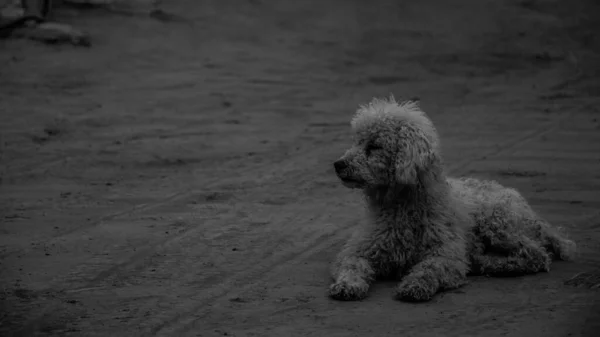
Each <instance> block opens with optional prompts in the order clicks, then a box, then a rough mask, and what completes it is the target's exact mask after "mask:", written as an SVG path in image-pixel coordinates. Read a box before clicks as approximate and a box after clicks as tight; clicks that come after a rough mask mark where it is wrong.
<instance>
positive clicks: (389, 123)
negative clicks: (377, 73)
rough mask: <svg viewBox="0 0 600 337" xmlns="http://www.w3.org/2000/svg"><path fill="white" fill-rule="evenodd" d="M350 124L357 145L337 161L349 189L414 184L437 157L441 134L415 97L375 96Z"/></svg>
mask: <svg viewBox="0 0 600 337" xmlns="http://www.w3.org/2000/svg"><path fill="white" fill-rule="evenodd" d="M351 124H352V129H353V130H354V133H355V136H354V138H355V142H354V145H353V146H352V147H351V148H350V149H348V150H347V151H346V153H345V154H344V155H343V156H342V157H341V158H340V159H339V160H337V161H336V162H335V163H334V167H335V171H336V173H337V175H338V177H339V178H340V179H341V180H342V182H343V183H344V185H345V186H347V187H351V188H370V187H382V186H407V185H416V184H418V182H419V173H420V172H424V171H426V170H428V169H429V167H430V165H433V163H434V161H435V160H436V159H437V156H438V136H437V132H436V130H435V128H434V126H433V124H432V123H431V121H430V120H429V118H428V117H427V115H426V114H425V113H424V112H423V111H421V109H420V108H419V104H418V102H417V101H404V102H396V100H395V99H394V97H393V96H392V97H390V98H388V99H380V98H375V99H373V100H372V101H371V102H370V103H369V104H368V105H364V106H361V107H360V108H359V109H358V111H357V112H356V115H355V116H354V118H353V119H352V123H351Z"/></svg>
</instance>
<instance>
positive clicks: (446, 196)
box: [329, 96, 576, 302]
mask: <svg viewBox="0 0 600 337" xmlns="http://www.w3.org/2000/svg"><path fill="white" fill-rule="evenodd" d="M351 126H352V129H353V131H354V135H355V142H354V144H353V146H352V147H351V148H350V149H348V150H347V151H346V153H345V154H344V155H343V156H342V157H341V158H340V159H339V160H337V161H335V162H334V168H335V172H336V174H337V176H338V178H339V179H340V180H341V182H342V184H343V185H344V186H346V187H348V188H357V189H361V190H362V193H363V195H364V199H365V203H366V210H367V212H366V220H365V221H364V222H363V223H362V224H361V225H360V226H358V228H357V229H356V231H355V232H354V234H353V235H352V237H351V238H350V239H349V240H348V242H347V243H346V244H345V245H344V247H343V249H342V250H341V252H340V253H339V254H338V255H337V257H336V258H335V260H334V262H333V263H332V266H331V274H332V277H333V280H334V282H333V284H331V286H330V287H329V295H330V297H332V298H334V299H338V300H361V299H364V298H365V297H366V296H367V293H368V290H369V287H370V285H371V284H372V282H373V281H375V280H376V279H382V278H395V279H398V280H400V282H399V283H398V284H397V286H396V288H395V294H394V297H395V298H396V299H398V300H403V301H411V302H422V301H429V300H431V299H432V298H433V297H434V295H435V294H436V293H438V292H440V291H444V290H450V289H456V288H459V287H461V286H463V285H465V284H466V283H467V275H494V276H502V275H523V274H530V273H537V272H541V271H549V267H550V263H551V261H552V259H561V260H569V259H571V258H572V257H573V254H574V253H575V248H576V245H575V243H574V242H573V241H571V240H569V239H567V238H566V237H565V236H564V235H563V234H562V233H560V232H559V231H558V230H557V229H556V228H554V227H552V226H551V225H550V224H549V223H548V222H546V221H545V220H544V219H542V218H541V217H540V216H538V214H537V213H536V212H534V211H533V210H532V209H531V207H530V206H529V204H528V203H527V201H526V200H525V198H523V196H522V195H521V194H520V193H519V192H518V191H516V190H515V189H512V188H507V187H504V186H502V185H500V184H499V183H497V182H495V181H482V180H477V179H474V178H449V177H447V176H446V174H445V171H444V165H443V162H442V157H441V153H440V140H439V137H438V133H437V131H436V128H435V126H434V125H433V123H432V122H431V120H430V119H429V118H428V116H427V115H426V114H425V113H424V112H423V111H422V110H421V108H420V106H419V103H418V102H417V101H414V100H408V101H401V102H397V101H396V100H395V99H394V97H393V96H390V97H389V98H374V99H373V100H372V101H371V102H370V103H369V104H367V105H362V106H360V107H359V109H358V110H357V112H356V114H355V116H354V118H353V119H352V121H351Z"/></svg>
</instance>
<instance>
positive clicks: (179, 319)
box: [149, 115, 570, 336]
mask: <svg viewBox="0 0 600 337" xmlns="http://www.w3.org/2000/svg"><path fill="white" fill-rule="evenodd" d="M569 116H570V115H568V116H566V117H564V118H561V119H559V120H554V121H551V122H549V123H548V124H546V125H545V126H544V127H540V128H538V129H536V130H535V131H532V132H529V133H526V134H525V135H523V136H521V137H517V138H513V139H510V140H508V141H506V142H505V143H503V144H501V145H500V146H499V147H497V148H496V149H495V150H493V151H489V152H488V153H486V154H485V155H484V157H492V156H494V155H498V154H501V153H503V152H504V151H507V150H509V149H511V148H513V147H515V146H516V145H521V144H522V142H526V141H528V140H531V139H533V138H535V137H538V136H540V135H543V134H545V133H546V132H550V131H552V130H554V129H556V128H557V127H558V126H559V123H560V122H561V121H562V120H564V119H566V118H568V117H569ZM479 159H480V158H472V159H465V160H464V161H461V162H459V163H457V164H455V165H451V166H450V167H449V169H448V172H449V174H459V172H461V171H462V170H463V169H464V168H465V167H467V166H468V165H469V164H470V163H472V162H474V161H477V160H479ZM340 230H341V232H338V233H337V234H334V235H333V236H331V237H330V239H329V240H327V241H331V242H325V244H323V245H317V246H310V247H308V248H307V249H305V250H304V251H302V252H300V253H296V254H294V258H292V259H290V260H284V261H281V263H282V264H283V263H293V262H295V261H297V260H299V259H302V258H305V257H309V256H311V255H314V254H317V253H320V252H321V250H319V248H320V247H321V248H322V250H325V249H327V248H329V247H331V246H332V245H335V244H336V243H339V242H341V241H342V238H340V237H339V235H340V234H341V233H346V232H349V231H350V229H349V228H342V229H340ZM284 267H285V266H282V265H272V266H270V267H269V268H268V270H267V271H266V272H263V273H261V274H259V275H261V276H260V277H259V278H257V279H252V278H251V277H249V275H248V276H247V275H246V273H242V275H241V276H239V277H242V278H243V279H244V280H245V281H247V282H249V283H250V284H248V285H247V286H246V287H244V288H243V289H246V288H251V287H253V286H255V284H253V282H257V281H260V280H261V279H266V278H269V277H270V276H272V275H273V274H277V272H278V271H279V270H281V269H283V268H284ZM250 273H252V272H250ZM231 292H232V291H231V290H229V291H227V292H224V293H223V294H222V295H220V296H216V297H213V298H211V299H205V300H201V302H202V303H201V304H199V305H195V306H194V307H193V308H191V309H190V310H188V311H187V314H183V315H182V314H181V313H177V314H175V316H174V317H172V318H170V319H169V320H166V321H165V322H164V323H162V324H160V325H159V326H157V327H155V328H153V329H151V330H150V331H149V333H150V334H153V335H154V334H162V333H163V332H165V333H166V335H170V336H177V335H182V334H183V333H184V332H187V331H189V330H190V329H191V328H192V326H193V325H194V324H195V322H197V321H199V320H201V319H202V318H204V317H205V316H206V315H207V314H208V312H207V311H205V313H204V314H203V315H200V316H198V315H194V318H192V317H190V313H192V312H194V313H195V312H198V311H200V310H201V309H202V308H204V307H207V306H210V305H212V304H213V303H215V302H217V301H219V300H222V299H223V298H225V297H226V296H228V295H229V294H230V293H231ZM511 313H512V311H511Z"/></svg>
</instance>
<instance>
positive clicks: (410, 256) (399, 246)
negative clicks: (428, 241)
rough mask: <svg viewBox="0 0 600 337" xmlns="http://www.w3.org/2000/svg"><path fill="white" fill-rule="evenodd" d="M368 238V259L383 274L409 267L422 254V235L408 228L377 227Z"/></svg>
mask: <svg viewBox="0 0 600 337" xmlns="http://www.w3.org/2000/svg"><path fill="white" fill-rule="evenodd" d="M370 236H371V237H370V239H369V240H368V242H370V245H371V246H370V247H368V249H367V252H368V254H367V255H368V258H369V259H370V260H371V263H373V264H374V265H376V266H377V267H376V269H377V270H379V271H381V272H382V273H383V274H391V273H395V272H397V271H399V270H402V269H404V268H407V267H410V266H411V265H412V264H413V263H414V261H415V260H416V257H418V256H419V255H420V254H421V252H422V248H423V246H422V245H421V244H420V243H421V242H422V233H420V232H419V231H418V230H415V229H413V228H410V227H408V226H407V227H401V226H398V227H392V226H385V227H384V226H380V227H379V226H378V227H376V228H373V230H372V232H371V235H370Z"/></svg>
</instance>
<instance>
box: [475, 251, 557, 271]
mask: <svg viewBox="0 0 600 337" xmlns="http://www.w3.org/2000/svg"><path fill="white" fill-rule="evenodd" d="M534 252H538V253H537V254H535V255H531V254H529V253H528V254H524V255H519V254H516V255H510V256H500V255H491V254H487V255H486V254H474V255H472V256H471V268H470V271H469V275H473V276H477V275H490V276H521V275H526V274H533V273H537V272H540V271H548V270H549V268H550V267H549V266H550V256H549V255H548V254H547V253H545V252H540V251H534Z"/></svg>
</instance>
